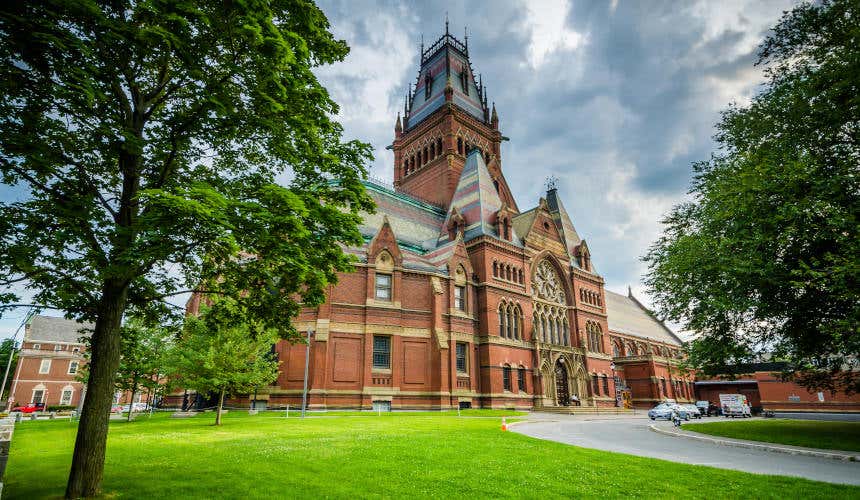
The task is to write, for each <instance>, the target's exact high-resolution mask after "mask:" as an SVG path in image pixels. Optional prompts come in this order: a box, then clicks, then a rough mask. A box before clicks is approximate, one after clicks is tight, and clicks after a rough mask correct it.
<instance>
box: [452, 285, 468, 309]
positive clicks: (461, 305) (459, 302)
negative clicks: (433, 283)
mask: <svg viewBox="0 0 860 500" xmlns="http://www.w3.org/2000/svg"><path fill="white" fill-rule="evenodd" d="M454 307H456V308H457V310H458V311H465V310H466V287H464V286H460V285H457V286H455V287H454Z"/></svg>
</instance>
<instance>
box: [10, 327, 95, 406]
mask: <svg viewBox="0 0 860 500" xmlns="http://www.w3.org/2000/svg"><path fill="white" fill-rule="evenodd" d="M91 328H92V325H91V324H83V323H78V322H76V321H71V320H67V319H64V318H52V317H48V316H39V315H37V316H33V319H32V320H30V322H29V323H28V324H27V325H26V327H25V329H24V340H23V341H22V343H21V351H20V352H19V354H18V366H17V367H16V368H15V375H14V378H13V379H12V390H11V391H10V393H9V394H10V398H9V401H8V402H7V403H8V404H12V405H16V404H21V405H23V404H28V403H45V405H46V406H54V405H77V404H78V402H79V401H80V398H81V390H82V388H83V384H81V383H80V382H78V381H77V380H76V377H77V374H78V372H79V371H80V369H81V366H82V365H83V364H84V357H83V350H84V344H83V343H82V342H81V341H80V340H81V337H82V336H83V335H89V330H90V329H91Z"/></svg>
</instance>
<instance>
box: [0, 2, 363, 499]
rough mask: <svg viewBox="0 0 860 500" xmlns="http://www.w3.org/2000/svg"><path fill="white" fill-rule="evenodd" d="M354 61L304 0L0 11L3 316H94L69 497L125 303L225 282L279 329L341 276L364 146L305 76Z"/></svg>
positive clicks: (100, 449) (76, 491)
mask: <svg viewBox="0 0 860 500" xmlns="http://www.w3.org/2000/svg"><path fill="white" fill-rule="evenodd" d="M347 52H348V47H347V45H346V43H344V42H343V41H340V40H336V39H335V38H334V37H333V36H332V34H331V33H330V32H329V23H328V20H327V19H326V17H325V15H324V14H323V13H322V12H321V11H320V10H319V9H318V8H317V7H316V6H315V5H314V3H313V2H312V1H310V0H272V1H261V2H221V1H211V0H193V1H192V0H170V1H165V0H143V1H133V0H125V1H113V2H106V1H103V0H81V1H75V2H66V1H61V0H47V1H41V2H26V1H24V2H5V3H4V4H3V6H2V8H0V175H2V179H3V182H4V183H6V184H10V185H13V186H16V187H17V189H19V190H20V191H22V192H24V193H25V194H24V195H23V196H22V197H21V198H20V199H19V200H16V201H11V202H2V203H0V304H3V305H2V306H0V310H2V309H3V308H8V307H11V306H12V305H14V304H15V303H16V302H17V301H18V297H17V294H16V293H15V292H14V289H13V288H12V287H13V286H16V285H17V286H20V287H24V288H26V289H27V290H28V292H29V293H30V294H31V295H32V297H33V298H32V300H33V302H35V303H37V304H40V305H42V306H46V307H53V308H57V309H60V310H63V311H65V312H66V314H67V315H68V316H70V317H74V318H75V319H78V320H88V321H93V322H94V323H95V327H94V331H93V335H92V343H91V347H92V351H91V361H90V364H89V382H88V391H87V398H86V401H85V403H84V406H83V410H82V414H81V421H80V425H79V430H78V434H77V441H76V446H75V454H74V458H73V461H72V471H71V474H70V478H69V486H68V490H67V493H66V495H67V496H68V497H73V498H77V497H79V496H89V495H94V494H96V493H97V492H98V488H99V485H100V483H101V477H102V470H103V463H104V444H105V440H106V437H107V423H108V412H109V409H110V403H111V395H112V392H113V387H114V377H115V374H116V372H117V369H118V368H119V362H120V350H121V348H120V337H121V336H120V325H121V322H122V318H123V315H124V314H126V312H128V311H134V312H135V314H137V315H141V316H149V317H150V318H155V319H159V320H162V321H163V320H164V318H163V316H165V315H167V314H176V315H178V314H181V312H182V311H181V309H179V310H177V309H174V308H171V307H170V306H169V301H168V299H169V298H170V297H171V296H174V295H176V294H181V293H182V292H184V291H186V290H192V289H195V288H196V287H197V285H198V284H199V283H203V282H206V281H207V280H211V279H212V278H214V277H216V276H217V277H219V279H220V280H221V283H222V284H223V286H221V287H220V288H219V290H218V291H217V292H218V293H220V294H223V295H227V296H231V297H232V298H233V299H235V300H236V301H238V302H239V303H241V304H242V307H243V310H245V311H247V313H248V314H249V315H251V316H252V317H253V318H254V319H255V320H258V321H261V322H263V323H264V324H265V325H266V326H267V327H268V328H274V329H276V330H278V331H279V332H280V334H281V335H282V336H285V337H289V336H291V335H295V334H296V332H295V330H294V329H293V327H292V325H291V323H290V322H289V318H290V317H291V316H293V315H295V314H296V313H297V311H298V310H299V303H300V302H301V303H303V304H304V305H314V304H317V303H319V302H321V301H322V300H323V298H324V290H325V288H326V286H327V285H328V284H329V283H330V282H332V281H334V280H335V279H336V273H337V272H338V271H344V270H349V269H351V264H350V262H351V261H350V259H349V258H348V256H347V255H345V254H344V253H343V252H342V250H341V247H342V245H357V244H360V243H361V242H362V240H361V235H360V234H359V232H358V229H357V225H358V223H359V221H360V216H359V213H360V211H363V210H367V211H370V210H372V201H371V199H370V198H369V197H368V196H367V194H366V193H365V191H364V187H363V185H362V184H361V179H362V177H363V176H365V175H366V172H365V168H364V163H365V162H366V161H368V160H369V159H370V147H369V146H368V145H367V144H363V143H360V142H356V141H345V140H343V138H342V128H341V126H340V125H339V124H338V123H337V122H336V121H335V120H334V119H333V116H334V115H335V114H336V113H337V111H338V107H337V105H336V104H335V103H334V102H333V101H332V99H331V98H330V96H329V94H328V92H327V91H326V89H325V88H324V87H323V86H322V85H321V84H320V83H319V82H318V81H317V79H316V77H315V75H314V73H313V68H314V67H315V66H319V65H323V64H331V63H334V62H336V61H340V60H342V59H343V58H344V57H345V55H346V54H347ZM278 181H281V182H278ZM9 290H12V291H9ZM207 292H208V293H214V292H215V291H214V290H208V291H207Z"/></svg>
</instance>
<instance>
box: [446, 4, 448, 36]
mask: <svg viewBox="0 0 860 500" xmlns="http://www.w3.org/2000/svg"><path fill="white" fill-rule="evenodd" d="M445 37H446V38H447V37H448V11H447V10H446V11H445Z"/></svg>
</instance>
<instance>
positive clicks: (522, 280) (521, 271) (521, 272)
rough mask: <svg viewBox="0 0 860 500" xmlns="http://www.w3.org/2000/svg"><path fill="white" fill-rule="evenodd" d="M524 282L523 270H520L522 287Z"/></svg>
mask: <svg viewBox="0 0 860 500" xmlns="http://www.w3.org/2000/svg"><path fill="white" fill-rule="evenodd" d="M524 282H525V280H524V279H523V270H522V269H520V285H522V284H523V283H524Z"/></svg>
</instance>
